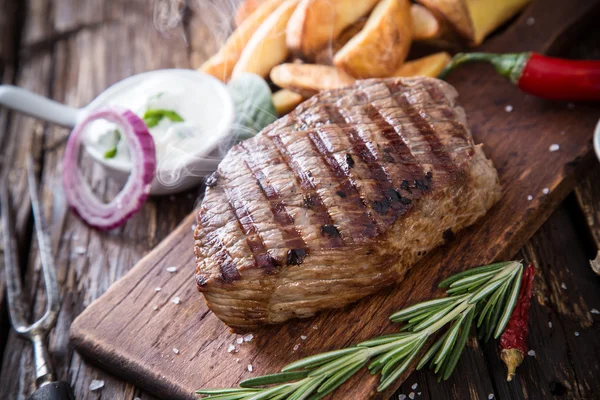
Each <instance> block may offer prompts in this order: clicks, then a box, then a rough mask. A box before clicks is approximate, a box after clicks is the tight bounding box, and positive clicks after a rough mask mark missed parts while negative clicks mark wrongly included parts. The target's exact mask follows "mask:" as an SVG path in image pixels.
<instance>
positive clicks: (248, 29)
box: [199, 0, 284, 82]
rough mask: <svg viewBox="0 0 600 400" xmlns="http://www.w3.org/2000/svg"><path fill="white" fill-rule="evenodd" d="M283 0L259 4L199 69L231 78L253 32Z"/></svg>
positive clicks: (224, 79) (225, 79)
mask: <svg viewBox="0 0 600 400" xmlns="http://www.w3.org/2000/svg"><path fill="white" fill-rule="evenodd" d="M283 1H284V0H267V1H265V2H264V3H263V4H262V5H260V6H259V7H258V8H257V9H256V11H255V12H254V13H252V15H251V16H250V17H248V18H247V19H246V20H245V21H244V23H243V24H241V25H240V26H239V27H238V28H237V29H236V30H235V31H233V33H232V34H231V36H229V38H228V39H227V41H226V42H225V44H224V45H223V47H221V50H219V52H218V53H217V54H215V55H214V56H212V57H211V58H209V59H208V60H207V61H206V62H205V63H204V64H202V65H201V66H200V68H199V71H201V72H204V73H207V74H210V75H212V76H214V77H215V78H217V79H220V80H222V81H223V82H227V81H228V80H229V79H230V78H231V73H232V72H233V68H234V67H235V64H236V63H237V61H238V59H239V58H240V56H241V54H242V51H243V50H244V48H245V47H246V44H247V43H248V41H249V40H250V38H251V37H252V35H253V34H254V32H255V31H256V30H257V29H258V27H259V26H260V25H261V24H262V23H263V22H264V21H265V20H266V19H267V18H268V17H269V16H270V15H271V13H272V12H273V11H274V10H275V9H277V7H279V6H280V5H281V3H283Z"/></svg>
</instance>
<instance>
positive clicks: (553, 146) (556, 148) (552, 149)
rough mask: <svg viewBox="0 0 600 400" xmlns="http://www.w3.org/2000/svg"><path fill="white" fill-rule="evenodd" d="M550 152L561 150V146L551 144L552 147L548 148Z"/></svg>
mask: <svg viewBox="0 0 600 400" xmlns="http://www.w3.org/2000/svg"><path fill="white" fill-rule="evenodd" d="M548 150H550V152H555V151H558V150H560V145H558V144H556V143H554V144H551V145H550V147H548Z"/></svg>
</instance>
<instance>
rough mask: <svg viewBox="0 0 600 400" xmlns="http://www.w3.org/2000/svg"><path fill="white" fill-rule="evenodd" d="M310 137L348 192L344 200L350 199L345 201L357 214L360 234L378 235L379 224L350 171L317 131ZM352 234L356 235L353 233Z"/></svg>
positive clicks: (315, 147)
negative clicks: (343, 166) (369, 209)
mask: <svg viewBox="0 0 600 400" xmlns="http://www.w3.org/2000/svg"><path fill="white" fill-rule="evenodd" d="M308 137H309V139H310V143H311V145H312V146H313V148H314V149H315V150H316V151H317V152H318V153H319V154H320V155H321V159H322V160H323V163H324V164H326V165H327V166H328V167H329V169H330V170H331V171H332V172H333V174H334V176H335V177H336V178H337V182H336V183H337V184H339V185H340V186H341V188H342V191H343V192H344V193H345V194H346V197H345V198H344V199H343V200H347V201H348V203H344V204H347V205H348V207H347V211H348V213H349V214H350V213H351V214H352V215H353V216H356V218H355V221H356V224H357V225H356V226H357V227H358V226H361V227H362V231H360V232H358V234H359V236H364V237H367V238H373V237H375V236H377V235H378V234H379V232H378V230H377V225H376V224H375V221H374V220H373V219H372V218H371V217H370V215H369V214H368V212H367V204H366V203H365V202H364V200H363V199H362V198H361V196H360V192H359V191H358V188H357V187H356V183H354V181H352V178H351V177H350V174H349V172H348V171H347V170H346V169H345V168H342V167H341V165H340V164H339V163H338V162H337V160H336V159H335V157H334V156H333V155H332V154H331V153H329V151H328V150H327V146H325V143H323V141H322V140H321V138H320V137H319V135H318V134H316V133H315V132H309V133H308ZM324 226H325V225H324ZM332 226H333V225H332ZM338 236H339V235H338ZM350 236H352V237H354V235H353V234H351V235H350ZM329 237H335V236H329Z"/></svg>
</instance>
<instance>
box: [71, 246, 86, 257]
mask: <svg viewBox="0 0 600 400" xmlns="http://www.w3.org/2000/svg"><path fill="white" fill-rule="evenodd" d="M73 251H74V252H75V254H77V255H78V256H81V255H83V254H85V247H83V246H75V248H74V249H73Z"/></svg>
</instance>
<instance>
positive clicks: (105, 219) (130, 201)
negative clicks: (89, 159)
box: [63, 106, 156, 230]
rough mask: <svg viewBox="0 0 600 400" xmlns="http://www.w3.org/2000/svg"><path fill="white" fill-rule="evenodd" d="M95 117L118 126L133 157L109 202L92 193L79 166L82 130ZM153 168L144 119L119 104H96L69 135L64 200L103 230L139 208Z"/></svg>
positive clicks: (150, 140) (153, 152)
mask: <svg viewBox="0 0 600 400" xmlns="http://www.w3.org/2000/svg"><path fill="white" fill-rule="evenodd" d="M98 119H105V120H107V121H110V122H113V123H115V124H117V125H119V126H120V128H121V129H122V132H123V134H124V136H125V138H126V139H127V144H128V145H129V152H130V154H131V158H132V160H131V161H132V167H131V173H130V175H129V178H128V179H127V182H126V183H125V186H124V187H123V189H121V191H120V192H119V193H118V194H117V195H116V196H115V198H114V199H113V200H112V201H111V202H110V203H103V202H102V201H100V200H99V199H98V198H97V197H96V196H95V195H94V193H93V192H92V190H91V189H90V187H89V186H88V184H87V182H86V181H85V179H84V178H83V176H82V175H81V171H80V170H79V166H78V161H79V152H80V150H81V142H82V139H83V132H84V131H85V128H86V127H87V125H88V124H90V123H91V122H93V121H95V120H98ZM155 171H156V150H155V148H154V139H153V138H152V136H151V135H150V132H148V128H147V127H146V124H145V123H144V121H142V120H141V119H140V118H139V117H138V116H137V115H135V114H134V113H133V112H131V111H129V110H127V109H124V108H121V107H114V106H110V107H102V108H98V109H96V110H94V111H92V112H91V113H90V114H89V115H88V116H87V117H86V118H85V119H84V120H83V121H82V122H80V123H79V124H77V126H75V128H74V129H73V131H72V132H71V134H70V135H69V141H68V142H67V147H66V149H65V155H64V159H63V186H64V189H65V195H66V197H67V202H68V203H69V205H70V206H71V208H72V209H73V211H74V212H75V213H76V214H77V215H79V217H81V219H83V220H84V221H85V222H86V223H87V224H88V225H90V226H92V227H94V228H98V229H102V230H107V229H112V228H116V227H118V226H120V225H122V224H123V223H125V221H127V220H128V219H129V218H131V216H132V215H133V214H135V213H136V212H138V211H139V210H140V208H142V205H143V204H144V202H145V201H146V199H147V198H148V194H149V193H150V185H151V183H152V180H153V179H154V174H155Z"/></svg>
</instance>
